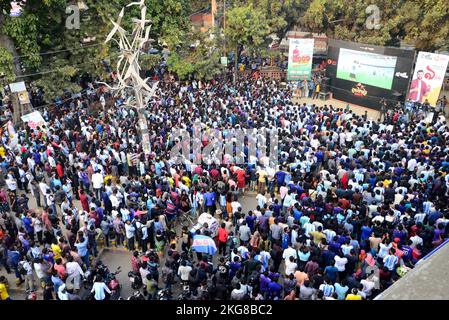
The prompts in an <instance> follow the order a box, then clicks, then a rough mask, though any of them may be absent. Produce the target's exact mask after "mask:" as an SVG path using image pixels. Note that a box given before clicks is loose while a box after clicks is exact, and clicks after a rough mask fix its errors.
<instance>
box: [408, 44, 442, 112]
mask: <svg viewBox="0 0 449 320" xmlns="http://www.w3.org/2000/svg"><path fill="white" fill-rule="evenodd" d="M448 62H449V56H446V55H443V54H436V53H430V52H423V51H420V52H419V54H418V59H417V60H416V66H415V72H414V74H413V78H412V82H411V84H410V90H409V93H408V98H409V99H410V100H412V101H416V102H420V103H423V102H425V101H426V100H427V101H428V102H429V104H430V105H431V106H435V105H436V103H437V101H438V97H439V95H440V91H441V86H442V84H443V80H444V75H445V73H446V69H447V65H448Z"/></svg>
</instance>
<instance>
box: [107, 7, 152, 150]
mask: <svg viewBox="0 0 449 320" xmlns="http://www.w3.org/2000/svg"><path fill="white" fill-rule="evenodd" d="M131 6H139V8H140V13H141V16H140V18H133V19H132V21H133V23H134V28H133V31H132V33H131V34H129V33H128V32H127V31H126V30H125V29H123V28H122V27H121V22H122V19H123V16H124V14H125V7H123V8H122V10H121V11H120V14H119V16H118V19H117V22H115V21H112V20H111V21H112V24H113V28H112V30H111V32H110V33H109V35H108V36H107V38H106V40H105V43H108V42H109V41H111V40H114V41H115V42H116V43H117V44H118V46H119V48H120V55H119V57H118V62H117V68H116V74H117V80H118V84H117V86H116V87H110V86H109V85H108V84H106V83H102V84H104V85H105V86H107V87H108V88H110V89H111V90H112V91H113V92H114V94H115V95H119V94H122V93H130V92H131V95H130V97H129V98H128V99H127V100H126V104H127V105H129V106H133V107H136V109H137V112H138V115H139V129H140V133H141V135H142V141H141V143H142V148H143V150H144V152H145V154H149V153H150V136H149V133H148V125H147V118H146V116H145V106H146V105H147V103H148V101H149V100H150V98H151V97H153V96H154V95H155V92H156V88H157V85H158V82H157V81H156V82H154V83H153V84H152V86H151V87H150V85H149V84H148V83H147V81H148V79H149V78H146V79H142V78H141V77H140V70H141V68H140V65H139V57H140V54H141V53H142V49H143V48H144V46H145V47H146V48H147V49H148V44H151V42H153V41H154V40H153V39H150V38H149V36H150V30H151V24H152V21H151V20H150V19H147V18H146V12H147V7H146V6H145V1H144V0H141V1H140V2H132V3H130V4H128V5H127V6H126V7H131Z"/></svg>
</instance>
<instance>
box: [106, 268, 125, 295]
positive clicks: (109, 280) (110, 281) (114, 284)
mask: <svg viewBox="0 0 449 320" xmlns="http://www.w3.org/2000/svg"><path fill="white" fill-rule="evenodd" d="M121 269H122V267H118V268H117V270H116V271H115V272H112V273H109V274H108V275H107V276H106V278H105V283H106V285H107V286H108V288H109V290H111V297H110V300H117V299H118V298H119V297H120V290H121V288H122V286H121V285H120V283H119V281H118V280H117V278H116V275H118V274H119V273H120V272H122V270H121Z"/></svg>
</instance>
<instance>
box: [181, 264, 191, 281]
mask: <svg viewBox="0 0 449 320" xmlns="http://www.w3.org/2000/svg"><path fill="white" fill-rule="evenodd" d="M190 271H192V267H191V266H188V265H187V262H186V261H185V260H183V261H181V265H180V266H179V268H178V276H179V277H180V278H181V281H189V274H190Z"/></svg>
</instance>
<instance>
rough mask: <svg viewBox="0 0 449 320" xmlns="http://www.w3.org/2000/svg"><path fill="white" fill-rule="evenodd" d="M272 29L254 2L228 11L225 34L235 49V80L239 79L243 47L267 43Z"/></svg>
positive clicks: (254, 46) (255, 46) (253, 46)
mask: <svg viewBox="0 0 449 320" xmlns="http://www.w3.org/2000/svg"><path fill="white" fill-rule="evenodd" d="M270 32H271V29H270V26H269V24H268V21H267V20H266V16H265V14H264V12H263V11H262V10H260V9H259V8H254V7H253V5H252V4H249V5H246V6H242V7H234V8H232V9H230V10H229V11H227V12H226V30H225V35H226V39H227V43H228V44H229V45H230V47H231V48H233V50H234V53H235V54H234V60H235V61H234V63H235V66H234V82H235V81H236V80H237V69H238V60H239V57H240V54H241V53H242V50H243V48H245V47H250V48H257V47H259V46H261V45H262V44H264V43H266V41H267V36H268V35H269V34H270Z"/></svg>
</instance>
